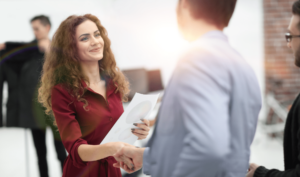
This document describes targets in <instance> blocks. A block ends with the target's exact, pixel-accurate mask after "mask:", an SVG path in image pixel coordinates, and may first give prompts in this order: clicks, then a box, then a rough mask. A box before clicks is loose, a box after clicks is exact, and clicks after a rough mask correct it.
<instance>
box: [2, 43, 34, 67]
mask: <svg viewBox="0 0 300 177" xmlns="http://www.w3.org/2000/svg"><path fill="white" fill-rule="evenodd" d="M0 48H2V50H1V49H0V60H1V61H2V62H4V61H12V62H22V61H25V60H27V59H28V58H30V57H31V54H32V52H34V51H35V50H37V49H38V47H37V43H36V42H30V43H25V42H5V43H3V44H1V45H0ZM1 61H0V62H1Z"/></svg>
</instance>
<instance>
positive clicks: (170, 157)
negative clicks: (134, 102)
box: [114, 0, 261, 177]
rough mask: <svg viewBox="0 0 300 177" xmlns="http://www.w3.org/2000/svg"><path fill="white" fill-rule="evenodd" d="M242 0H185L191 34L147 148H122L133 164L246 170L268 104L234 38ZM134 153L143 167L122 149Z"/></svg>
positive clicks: (176, 170) (165, 173) (195, 172)
mask: <svg viewBox="0 0 300 177" xmlns="http://www.w3.org/2000/svg"><path fill="white" fill-rule="evenodd" d="M235 4H236V0H201V1H200V0H179V1H178V6H177V21H178V26H179V29H180V31H181V33H182V34H183V37H184V38H185V39H186V40H188V41H190V42H191V46H190V48H189V49H188V50H187V51H186V52H185V53H184V54H183V55H182V56H181V59H180V60H179V62H178V64H177V67H176V69H175V71H174V73H173V75H172V77H171V80H170V81H169V84H168V86H167V88H166V90H165V92H164V97H163V100H162V104H161V107H160V111H159V114H158V117H157V120H156V128H155V130H154V133H153V136H152V138H151V139H150V141H149V144H148V147H147V148H136V147H130V146H124V147H122V148H121V149H120V150H119V152H118V153H116V154H115V155H114V157H115V159H116V160H117V161H118V163H115V164H114V166H115V167H117V168H120V167H122V168H123V169H125V170H126V171H127V172H129V173H130V172H134V171H135V170H138V169H140V168H141V167H142V166H143V172H144V173H145V174H147V175H151V176H152V177H169V176H172V177H183V176H184V177H199V176H203V177H225V176H226V177H227V176H228V177H229V176H230V177H242V176H245V175H246V173H247V169H248V166H249V157H250V145H251V143H252V141H253V138H254V134H255V131H256V125H257V119H258V114H259V111H260V109H261V94H260V89H259V85H258V81H257V78H256V75H255V73H254V71H253V70H252V68H251V67H250V66H249V65H248V63H247V62H246V61H245V59H244V58H242V56H241V55H240V54H238V53H237V52H236V51H235V50H234V49H233V48H232V47H231V46H230V45H229V42H228V39H227V37H226V36H225V34H224V33H223V29H224V28H225V27H226V26H228V24H229V21H230V18H231V16H232V14H233V11H234V8H235ZM119 156H121V157H124V156H126V157H128V158H131V159H133V163H134V166H135V169H134V170H132V169H130V168H128V167H127V166H126V164H123V162H122V159H121V158H120V157H119Z"/></svg>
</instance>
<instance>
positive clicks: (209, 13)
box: [187, 0, 237, 28]
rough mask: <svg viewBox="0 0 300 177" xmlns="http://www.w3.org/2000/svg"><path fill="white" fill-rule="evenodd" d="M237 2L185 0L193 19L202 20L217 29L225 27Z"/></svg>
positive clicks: (231, 0)
mask: <svg viewBox="0 0 300 177" xmlns="http://www.w3.org/2000/svg"><path fill="white" fill-rule="evenodd" d="M236 1H237V0H187V2H188V3H189V7H190V10H191V14H192V16H193V17H194V18H195V19H200V18H201V19H204V20H205V21H207V22H208V23H211V24H214V25H216V26H217V27H219V28H224V27H227V26H228V24H229V21H230V18H231V16H232V14H233V11H234V8H235V5H236Z"/></svg>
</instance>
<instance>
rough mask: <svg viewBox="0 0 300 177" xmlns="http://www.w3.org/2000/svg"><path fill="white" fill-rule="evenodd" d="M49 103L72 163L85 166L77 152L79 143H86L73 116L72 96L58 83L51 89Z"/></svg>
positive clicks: (74, 115) (74, 112)
mask: <svg viewBox="0 0 300 177" xmlns="http://www.w3.org/2000/svg"><path fill="white" fill-rule="evenodd" d="M51 103H52V110H53V113H54V117H55V120H56V123H57V127H58V130H59V134H60V137H61V140H62V143H63V144H64V146H65V148H66V149H67V151H68V153H69V155H70V157H71V160H72V161H73V165H74V166H76V167H78V168H81V167H84V166H86V164H87V163H86V162H83V161H82V160H81V158H80V157H79V154H78V147H79V145H81V144H87V141H86V140H84V139H82V138H81V137H82V133H81V129H80V126H79V123H78V121H77V120H76V118H75V117H76V111H75V106H74V104H73V97H71V96H70V94H69V93H68V92H67V91H66V90H65V89H63V88H62V87H61V86H60V85H56V86H54V88H53V89H52V95H51Z"/></svg>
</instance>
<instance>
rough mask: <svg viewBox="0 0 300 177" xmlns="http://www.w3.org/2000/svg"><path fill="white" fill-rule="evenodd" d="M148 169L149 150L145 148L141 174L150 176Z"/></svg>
mask: <svg viewBox="0 0 300 177" xmlns="http://www.w3.org/2000/svg"><path fill="white" fill-rule="evenodd" d="M150 168H151V167H150V148H149V147H147V148H146V149H145V151H144V154H143V173H144V174H146V175H151V173H150Z"/></svg>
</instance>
